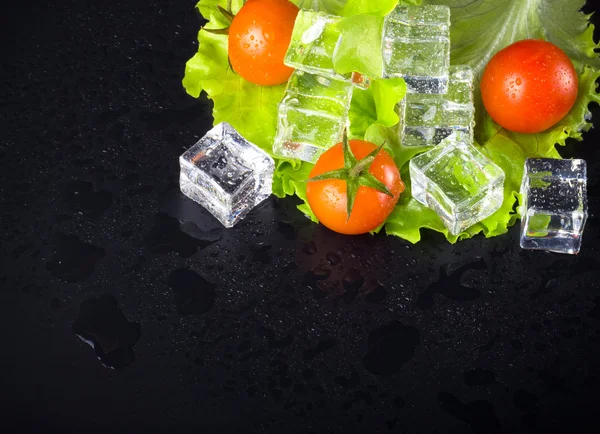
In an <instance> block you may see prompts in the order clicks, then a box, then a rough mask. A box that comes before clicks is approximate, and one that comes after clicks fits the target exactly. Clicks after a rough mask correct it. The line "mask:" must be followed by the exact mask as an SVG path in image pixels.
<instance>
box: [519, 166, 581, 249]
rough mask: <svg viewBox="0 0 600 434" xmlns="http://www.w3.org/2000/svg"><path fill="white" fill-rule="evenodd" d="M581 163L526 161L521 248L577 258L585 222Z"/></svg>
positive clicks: (522, 187)
mask: <svg viewBox="0 0 600 434" xmlns="http://www.w3.org/2000/svg"><path fill="white" fill-rule="evenodd" d="M586 183H587V175H586V163H585V161H584V160H579V159H574V160H555V159H550V158H528V159H527V160H526V161H525V169H524V175H523V182H522V184H521V195H522V198H523V204H522V208H521V212H522V219H521V247H522V248H524V249H536V250H547V251H550V252H557V253H567V254H577V253H579V250H580V248H581V237H582V234H583V229H584V226H585V222H586V220H587V216H588V212H587V186H586Z"/></svg>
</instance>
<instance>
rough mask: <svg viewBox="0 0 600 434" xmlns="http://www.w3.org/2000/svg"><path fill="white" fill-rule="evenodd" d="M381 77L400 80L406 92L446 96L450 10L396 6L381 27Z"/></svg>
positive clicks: (445, 8) (435, 7) (437, 7)
mask: <svg viewBox="0 0 600 434" xmlns="http://www.w3.org/2000/svg"><path fill="white" fill-rule="evenodd" d="M382 50H383V53H382V54H383V77H384V78H391V77H393V78H396V77H403V78H404V80H405V81H406V86H407V91H408V92H409V93H421V94H423V93H446V92H447V89H448V67H449V66H450V9H449V8H448V7H447V6H437V5H432V6H398V7H396V8H395V9H394V10H393V11H392V12H391V13H390V14H389V15H387V16H386V18H385V21H384V25H383V40H382Z"/></svg>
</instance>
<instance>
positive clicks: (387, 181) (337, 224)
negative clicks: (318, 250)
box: [306, 133, 404, 235]
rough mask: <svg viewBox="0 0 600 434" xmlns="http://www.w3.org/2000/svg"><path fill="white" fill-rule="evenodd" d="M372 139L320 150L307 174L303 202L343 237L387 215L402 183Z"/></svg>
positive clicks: (376, 223) (373, 226)
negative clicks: (304, 200) (319, 154)
mask: <svg viewBox="0 0 600 434" xmlns="http://www.w3.org/2000/svg"><path fill="white" fill-rule="evenodd" d="M382 148H383V145H381V146H379V147H377V146H375V145H374V144H373V143H370V142H366V141H364V140H350V141H349V140H348V139H347V137H346V134H345V133H344V140H343V141H342V143H338V144H337V145H335V146H333V147H332V148H330V149H328V150H327V151H325V152H324V153H323V154H322V155H321V156H320V157H319V159H318V160H317V163H316V164H315V166H314V167H313V169H312V171H311V172H310V175H309V179H308V183H307V186H306V196H307V200H308V204H309V206H310V208H311V209H312V211H313V212H314V213H315V215H316V216H317V218H318V219H319V221H320V222H321V223H322V224H323V225H325V226H326V227H328V228H329V229H331V230H333V231H335V232H339V233H342V234H348V235H357V234H363V233H366V232H370V231H372V230H375V229H377V228H378V227H379V226H381V225H382V224H383V223H384V222H385V220H386V219H387V217H388V216H389V215H390V213H391V212H392V210H393V209H394V207H395V206H396V203H397V202H398V199H399V198H400V194H401V193H402V192H403V191H404V183H403V182H402V180H401V178H400V172H399V171H398V167H396V164H395V163H394V160H393V159H392V157H391V156H390V155H389V154H388V153H387V152H386V151H385V150H383V149H382Z"/></svg>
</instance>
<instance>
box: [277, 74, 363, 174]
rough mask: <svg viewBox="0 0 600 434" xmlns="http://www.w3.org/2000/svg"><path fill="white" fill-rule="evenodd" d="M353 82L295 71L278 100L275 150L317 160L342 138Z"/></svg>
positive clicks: (292, 155) (302, 158)
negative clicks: (281, 97)
mask: <svg viewBox="0 0 600 434" xmlns="http://www.w3.org/2000/svg"><path fill="white" fill-rule="evenodd" d="M352 89H353V87H352V85H351V84H350V83H348V82H346V81H340V80H335V79H330V78H327V77H323V76H321V75H315V74H311V73H308V72H303V71H294V73H293V74H292V76H291V77H290V80H289V81H288V85H287V88H286V91H285V94H284V97H283V99H282V101H281V103H280V104H279V113H278V125H277V135H276V136H275V142H274V144H273V152H274V153H275V154H277V155H280V156H282V157H286V158H297V159H300V160H303V161H308V162H310V163H314V162H316V161H317V158H319V156H320V155H321V154H322V153H323V152H325V151H326V150H327V149H329V148H330V147H332V146H333V145H335V144H336V143H338V142H340V141H341V139H342V132H343V130H344V127H345V126H346V123H347V121H348V111H349V109H350V101H351V100H352Z"/></svg>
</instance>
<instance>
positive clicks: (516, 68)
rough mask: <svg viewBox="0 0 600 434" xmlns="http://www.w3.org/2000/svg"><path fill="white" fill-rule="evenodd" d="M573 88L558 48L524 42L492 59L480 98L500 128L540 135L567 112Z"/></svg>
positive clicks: (567, 63) (571, 73) (569, 68)
mask: <svg viewBox="0 0 600 434" xmlns="http://www.w3.org/2000/svg"><path fill="white" fill-rule="evenodd" d="M577 86H578V79H577V73H576V72H575V68H574V67H573V63H572V62H571V60H570V59H569V58H568V57H567V55H566V54H565V53H564V52H563V51H562V50H561V49H560V48H558V47H557V46H556V45H554V44H551V43H550V42H545V41H539V40H533V39H526V40H523V41H518V42H515V43H514V44H512V45H509V46H508V47H506V48H504V49H503V50H501V51H499V52H498V53H496V54H495V55H494V57H492V58H491V60H490V62H489V63H488V64H487V66H486V68H485V71H484V72H483V76H482V78H481V97H482V99H483V104H484V106H485V108H486V110H487V112H488V113H489V115H490V116H491V117H492V119H494V120H495V121H496V122H497V123H498V124H500V125H501V126H502V127H504V128H506V129H507V130H510V131H515V132H518V133H539V132H541V131H544V130H546V129H548V128H550V127H551V126H552V125H554V124H556V123H557V122H558V121H560V120H561V119H562V118H563V117H564V116H565V115H566V114H567V113H568V112H569V110H571V107H573V104H574V103H575V99H576V98H577Z"/></svg>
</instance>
